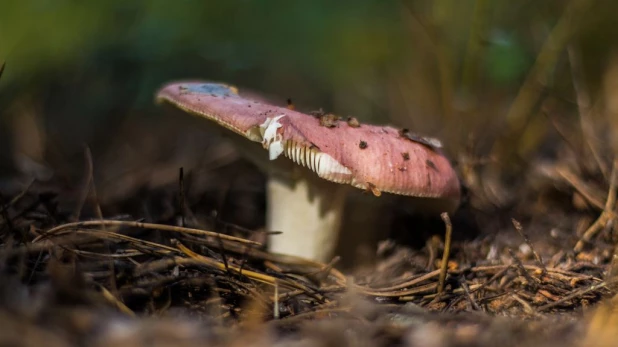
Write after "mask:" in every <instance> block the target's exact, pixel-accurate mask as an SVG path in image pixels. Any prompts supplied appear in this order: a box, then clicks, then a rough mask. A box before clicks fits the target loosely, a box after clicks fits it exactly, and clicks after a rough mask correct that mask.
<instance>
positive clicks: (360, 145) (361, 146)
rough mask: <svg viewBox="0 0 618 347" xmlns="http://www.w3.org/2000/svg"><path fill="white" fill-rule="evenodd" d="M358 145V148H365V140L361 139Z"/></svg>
mask: <svg viewBox="0 0 618 347" xmlns="http://www.w3.org/2000/svg"><path fill="white" fill-rule="evenodd" d="M358 147H360V149H365V148H367V142H365V141H361V142H360V143H359V144H358Z"/></svg>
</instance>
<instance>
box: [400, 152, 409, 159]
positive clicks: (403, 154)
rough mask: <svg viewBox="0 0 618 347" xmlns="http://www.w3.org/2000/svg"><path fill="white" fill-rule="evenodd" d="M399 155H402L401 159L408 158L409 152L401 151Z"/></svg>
mask: <svg viewBox="0 0 618 347" xmlns="http://www.w3.org/2000/svg"><path fill="white" fill-rule="evenodd" d="M401 156H402V157H403V160H406V161H407V160H410V153H408V152H403V153H401Z"/></svg>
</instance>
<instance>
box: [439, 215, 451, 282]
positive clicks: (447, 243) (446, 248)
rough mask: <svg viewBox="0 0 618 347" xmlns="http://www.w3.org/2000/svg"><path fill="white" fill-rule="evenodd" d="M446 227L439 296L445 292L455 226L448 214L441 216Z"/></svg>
mask: <svg viewBox="0 0 618 347" xmlns="http://www.w3.org/2000/svg"><path fill="white" fill-rule="evenodd" d="M440 217H442V220H443V221H444V225H445V226H446V234H445V235H444V253H443V254H442V264H441V265H440V278H439V280H438V294H441V293H442V291H443V290H444V281H445V280H446V272H447V270H448V258H449V255H450V253H451V239H452V234H453V225H452V224H451V219H450V218H449V216H448V213H446V212H445V213H442V214H441V215H440Z"/></svg>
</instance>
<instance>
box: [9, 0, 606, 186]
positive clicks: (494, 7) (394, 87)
mask: <svg viewBox="0 0 618 347" xmlns="http://www.w3.org/2000/svg"><path fill="white" fill-rule="evenodd" d="M616 13H618V5H616V2H615V1H593V0H573V1H557V0H556V1H554V0H546V1H532V0H522V1H506V0H491V1H490V0H436V1H420V0H419V1H412V0H402V1H389V0H386V1H385V0H356V1H324V0H312V1H274V0H272V1H249V0H244V1H241V0H238V1H190V0H182V1H177V2H172V1H163V0H151V1H145V0H141V1H140V0H134V1H120V0H108V1H99V2H95V1H90V2H85V1H75V0H53V1H52V0H7V1H3V2H2V3H1V4H0V61H5V62H6V69H5V71H4V74H3V76H2V79H1V80H0V105H1V107H0V176H2V177H7V176H13V175H15V174H25V175H42V176H45V172H47V171H46V170H47V169H45V170H43V172H42V173H41V168H40V167H39V166H38V165H39V164H41V165H43V166H44V167H45V168H48V169H49V168H51V169H52V170H53V172H55V173H56V174H57V175H66V176H67V177H73V176H75V177H79V175H82V174H83V169H82V167H83V161H84V159H83V145H84V144H87V145H88V146H89V147H90V148H91V150H92V152H93V155H94V161H95V167H96V170H95V173H96V174H97V175H98V176H101V180H103V181H105V180H112V179H113V178H114V177H115V178H117V177H120V176H122V175H123V174H124V173H126V172H130V171H131V170H133V169H135V168H137V167H141V168H148V170H147V171H149V172H153V171H157V170H159V171H161V170H162V168H161V167H159V168H158V169H157V167H156V165H155V164H156V163H163V164H160V165H164V166H165V165H166V167H169V170H168V171H169V172H170V175H169V177H167V176H166V177H167V178H161V181H162V182H164V181H166V180H168V179H171V177H172V176H173V175H172V174H171V173H172V172H173V173H174V174H175V173H176V171H175V170H176V169H177V168H178V167H179V166H185V167H189V168H190V167H192V166H196V165H197V164H196V163H198V162H199V163H201V164H200V165H203V164H204V163H203V161H200V160H201V159H200V158H201V157H203V156H206V157H208V156H209V155H210V156H212V155H213V154H212V153H213V152H212V151H211V149H212V148H214V147H212V146H213V145H214V144H213V143H215V142H217V143H218V141H216V138H215V137H210V135H209V134H208V133H207V132H206V133H204V132H201V130H196V127H195V126H194V125H197V124H198V123H199V122H196V121H195V120H190V119H189V118H190V117H183V116H182V115H179V114H170V113H169V110H163V109H161V108H159V107H157V106H156V105H154V103H153V94H154V93H155V91H156V90H157V88H158V87H160V86H161V85H162V84H163V83H165V82H167V81H171V80H176V79H186V78H197V79H207V80H215V81H223V82H227V83H231V84H235V85H237V86H238V87H240V88H245V89H248V90H251V91H253V92H257V93H261V94H263V95H265V96H267V97H268V98H270V100H273V101H274V102H280V103H281V104H284V103H285V100H286V99H287V98H291V99H292V100H293V101H294V103H295V104H296V105H297V108H298V109H300V110H305V111H309V110H314V109H318V108H320V107H321V108H324V109H325V110H327V111H331V112H334V113H336V114H340V115H342V116H347V115H353V116H356V117H358V118H360V119H361V120H363V121H368V122H374V123H392V124H395V125H399V126H405V127H407V128H410V129H413V130H414V131H417V132H421V133H425V134H428V135H434V136H439V137H441V139H442V140H443V142H445V144H446V149H447V151H448V152H449V154H451V155H452V156H453V158H459V154H460V152H461V151H462V148H464V147H465V146H468V147H470V143H472V144H473V145H472V147H473V149H472V151H473V152H475V155H479V156H482V155H489V154H492V153H493V154H496V153H495V152H496V151H498V152H499V153H501V154H504V155H505V156H504V157H503V158H510V157H509V156H510V155H512V153H515V155H516V156H517V157H518V158H519V159H524V160H525V159H526V156H527V155H529V154H528V153H530V152H534V150H536V149H538V148H540V146H542V145H543V143H545V142H547V141H549V142H551V141H553V140H555V137H553V138H552V137H551V136H549V137H548V136H547V135H548V133H549V132H551V128H552V126H551V122H550V120H548V117H547V116H546V113H547V112H548V111H547V109H550V111H549V113H552V114H554V113H555V114H557V115H558V116H557V117H558V118H559V121H560V122H563V123H564V124H567V125H569V124H578V122H577V111H578V108H577V103H576V102H575V99H576V96H575V94H574V92H573V84H572V78H571V66H570V64H569V56H568V54H567V53H568V50H567V48H568V47H569V45H572V46H573V47H575V50H576V52H578V53H581V54H580V55H581V57H582V71H584V72H585V81H586V82H587V85H588V86H589V88H590V91H591V92H590V94H591V95H593V96H595V95H597V94H599V92H598V91H599V89H600V88H601V87H600V86H602V85H603V83H604V82H603V76H605V71H606V68H607V66H608V64H609V63H608V62H610V61H611V57H613V56H614V55H613V54H614V53H613V52H614V47H616V37H617V35H615V30H616V26H615V24H616V23H615V21H616V19H615V18H616V16H615V14H616ZM522 87H523V88H524V89H523V90H524V91H525V93H523V95H522V92H520V90H522V89H521V88H522ZM526 93H527V94H526ZM518 95H519V98H520V99H518ZM593 101H594V100H593ZM541 111H543V112H541ZM552 121H553V120H552ZM548 129H549V130H548ZM501 141H502V144H501ZM466 148H467V147H466ZM225 150H228V151H229V152H230V153H231V152H233V151H232V150H230V149H225ZM225 150H224V149H222V148H220V147H217V151H218V153H224V152H225ZM225 153H228V152H225ZM505 153H506V154H505ZM505 160H507V159H505ZM508 160H509V161H510V159H508ZM208 165H212V163H211V162H208ZM110 167H114V169H110ZM76 168H77V169H76ZM110 170H111V171H110ZM33 172H34V173H33Z"/></svg>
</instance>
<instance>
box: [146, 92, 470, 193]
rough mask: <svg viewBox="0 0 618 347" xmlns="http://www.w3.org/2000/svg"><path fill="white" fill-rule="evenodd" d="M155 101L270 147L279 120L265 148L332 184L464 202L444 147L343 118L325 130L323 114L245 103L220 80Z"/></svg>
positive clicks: (167, 95)
mask: <svg viewBox="0 0 618 347" xmlns="http://www.w3.org/2000/svg"><path fill="white" fill-rule="evenodd" d="M156 99H157V101H158V102H168V103H171V104H173V105H175V106H176V107H178V108H180V109H182V110H184V111H186V112H188V113H190V114H193V115H197V116H201V117H204V118H207V119H209V120H211V121H214V122H216V123H218V124H220V125H221V126H223V127H225V128H228V129H230V130H232V131H234V132H236V133H237V134H239V135H242V136H244V137H246V138H247V139H249V140H251V141H256V142H264V138H263V133H264V125H265V124H269V123H272V122H273V120H274V119H275V118H277V119H276V120H275V122H276V123H277V129H276V138H274V139H271V140H270V141H268V142H264V147H265V148H267V149H268V148H269V146H270V145H272V143H275V142H276V143H277V145H279V146H282V147H281V149H282V154H283V155H285V156H286V157H287V158H290V159H291V160H293V161H294V162H296V163H298V164H300V165H303V166H305V167H307V168H309V169H310V170H312V171H314V172H316V174H317V175H318V176H320V177H322V178H324V179H326V180H329V181H333V182H337V183H341V184H350V185H352V186H354V187H357V188H360V189H372V190H373V189H377V190H378V191H382V192H388V193H394V194H399V195H408V196H418V197H428V198H442V199H449V200H459V197H460V186H459V179H458V178H457V174H456V173H455V171H454V170H453V167H452V166H451V164H450V162H449V161H448V159H447V158H446V157H445V156H444V155H443V153H442V152H441V151H440V149H438V148H433V147H431V146H427V145H426V144H423V143H419V142H416V141H413V140H410V139H409V138H407V137H404V136H401V133H400V131H399V130H398V129H396V128H393V127H390V126H376V125H368V124H361V125H360V126H350V125H348V123H347V122H345V121H340V122H338V123H337V124H336V126H334V127H325V126H322V125H320V119H319V118H318V117H314V116H311V115H307V114H304V113H300V112H297V111H294V110H290V109H287V108H283V107H278V106H272V105H267V104H264V103H261V102H259V101H255V100H251V99H247V98H243V97H241V96H240V95H238V92H237V90H236V88H234V87H231V86H227V85H224V84H216V83H205V82H196V81H191V82H177V83H171V84H168V85H166V86H164V87H163V88H162V89H161V90H159V92H158V93H157V96H156ZM261 125H262V128H260V126H261ZM260 130H261V131H260ZM271 132H272V131H271ZM271 153H272V152H271ZM265 155H267V154H266V153H265Z"/></svg>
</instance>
